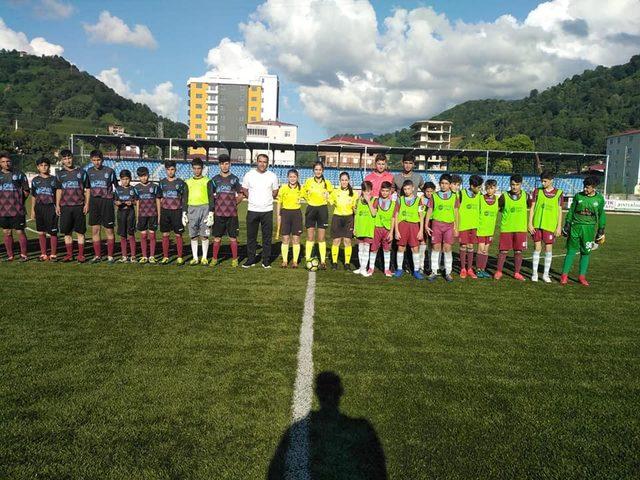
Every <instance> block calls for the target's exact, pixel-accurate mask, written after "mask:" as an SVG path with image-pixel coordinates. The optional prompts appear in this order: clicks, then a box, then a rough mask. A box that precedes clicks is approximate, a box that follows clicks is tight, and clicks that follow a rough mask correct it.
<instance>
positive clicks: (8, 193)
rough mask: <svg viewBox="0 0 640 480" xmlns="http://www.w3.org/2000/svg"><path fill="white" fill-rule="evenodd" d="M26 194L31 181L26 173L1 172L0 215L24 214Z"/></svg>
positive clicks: (14, 171) (15, 171)
mask: <svg viewBox="0 0 640 480" xmlns="http://www.w3.org/2000/svg"><path fill="white" fill-rule="evenodd" d="M25 194H26V195H28V194H29V182H28V180H27V177H26V175H25V174H24V173H22V172H20V171H17V170H13V171H10V172H6V173H2V172H0V217H15V216H17V215H24V214H25V210H24V200H25V198H26V195H25Z"/></svg>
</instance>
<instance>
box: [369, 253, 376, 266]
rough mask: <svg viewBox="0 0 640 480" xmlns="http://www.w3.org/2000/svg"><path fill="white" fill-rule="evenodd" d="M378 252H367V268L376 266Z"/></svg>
mask: <svg viewBox="0 0 640 480" xmlns="http://www.w3.org/2000/svg"><path fill="white" fill-rule="evenodd" d="M377 256H378V252H369V268H372V269H373V268H376V257H377Z"/></svg>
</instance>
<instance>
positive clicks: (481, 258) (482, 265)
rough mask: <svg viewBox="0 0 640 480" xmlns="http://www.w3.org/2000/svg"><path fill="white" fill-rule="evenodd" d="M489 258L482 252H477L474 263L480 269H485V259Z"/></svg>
mask: <svg viewBox="0 0 640 480" xmlns="http://www.w3.org/2000/svg"><path fill="white" fill-rule="evenodd" d="M488 260H489V256H488V255H485V254H484V253H479V254H478V260H477V263H476V266H477V267H478V269H480V270H486V269H487V261H488Z"/></svg>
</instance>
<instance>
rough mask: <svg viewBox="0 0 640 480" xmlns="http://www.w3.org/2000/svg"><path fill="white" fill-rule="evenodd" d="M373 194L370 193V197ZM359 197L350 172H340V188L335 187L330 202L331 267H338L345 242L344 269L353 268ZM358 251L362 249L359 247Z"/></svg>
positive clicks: (335, 268)
mask: <svg viewBox="0 0 640 480" xmlns="http://www.w3.org/2000/svg"><path fill="white" fill-rule="evenodd" d="M370 196H371V195H370V194H369V197H370ZM357 201H358V197H357V196H356V195H355V194H354V193H353V187H352V186H351V183H350V178H349V174H348V173H347V172H342V173H341V174H340V188H334V189H333V191H332V192H331V194H330V195H329V203H330V204H331V205H333V206H334V207H335V208H334V209H333V218H332V219H331V238H332V243H331V268H332V269H333V270H337V269H338V255H339V253H340V242H342V243H343V244H344V269H345V270H351V253H352V246H351V238H352V237H353V228H354V218H353V215H354V211H355V208H356V202H357ZM358 251H360V250H359V249H358Z"/></svg>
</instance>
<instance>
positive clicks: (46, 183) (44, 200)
mask: <svg viewBox="0 0 640 480" xmlns="http://www.w3.org/2000/svg"><path fill="white" fill-rule="evenodd" d="M57 188H58V182H57V181H56V177H54V176H52V175H50V176H48V177H41V176H40V175H38V176H36V177H33V180H31V194H32V195H33V198H34V199H35V202H36V203H38V204H41V205H50V204H52V203H56V189H57Z"/></svg>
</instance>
